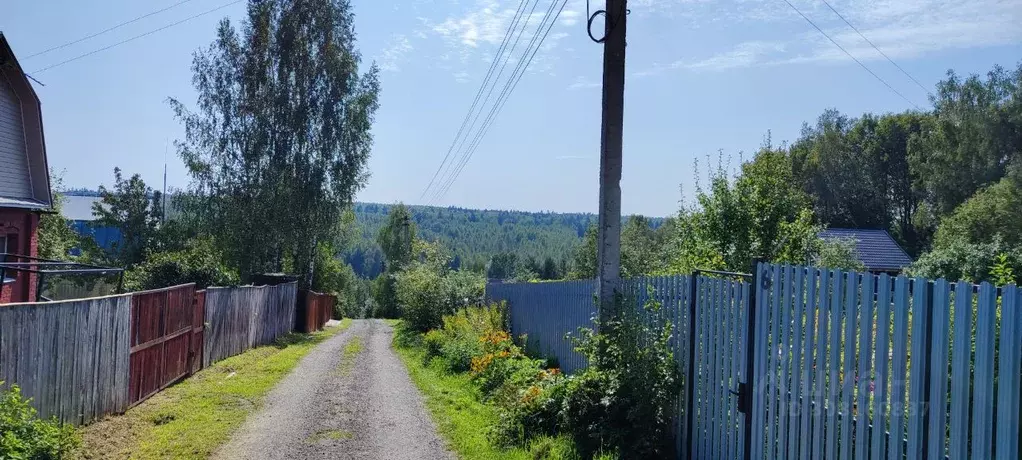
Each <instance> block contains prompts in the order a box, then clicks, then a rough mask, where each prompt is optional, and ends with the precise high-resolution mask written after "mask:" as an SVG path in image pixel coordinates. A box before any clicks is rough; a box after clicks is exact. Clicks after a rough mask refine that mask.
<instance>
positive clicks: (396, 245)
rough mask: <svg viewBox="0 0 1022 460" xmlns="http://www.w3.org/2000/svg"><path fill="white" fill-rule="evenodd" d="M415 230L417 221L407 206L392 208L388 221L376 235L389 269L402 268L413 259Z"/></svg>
mask: <svg viewBox="0 0 1022 460" xmlns="http://www.w3.org/2000/svg"><path fill="white" fill-rule="evenodd" d="M415 232H416V227H415V222H413V221H412V215H411V213H409V212H408V207H407V206H405V205H403V204H398V205H397V206H394V207H393V208H391V209H390V214H389V215H387V223H386V224H385V225H384V226H383V227H381V228H380V232H379V233H378V234H377V236H376V242H377V244H379V245H380V248H381V249H383V256H384V258H385V264H386V270H387V271H391V272H393V271H398V270H401V269H402V268H404V267H405V266H406V265H408V263H410V262H411V261H412V257H413V255H414V247H415V238H416V237H415Z"/></svg>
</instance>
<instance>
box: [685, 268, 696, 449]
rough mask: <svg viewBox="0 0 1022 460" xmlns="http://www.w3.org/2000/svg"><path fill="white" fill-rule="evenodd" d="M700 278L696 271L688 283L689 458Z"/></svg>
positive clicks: (687, 444) (687, 411)
mask: <svg viewBox="0 0 1022 460" xmlns="http://www.w3.org/2000/svg"><path fill="white" fill-rule="evenodd" d="M698 278H699V271H698V270H696V271H694V272H692V274H691V275H689V283H688V375H687V376H686V377H685V387H686V388H685V390H686V392H687V393H688V395H687V397H686V403H687V404H688V407H686V408H685V418H687V419H688V422H687V423H686V425H685V427H686V430H685V431H687V433H685V442H686V445H685V449H687V450H688V456H687V458H690V457H691V456H692V433H693V425H694V424H695V416H694V415H695V411H694V410H692V408H693V403H694V402H695V401H694V399H695V383H694V380H695V368H696V295H697V291H696V280H697V279H698Z"/></svg>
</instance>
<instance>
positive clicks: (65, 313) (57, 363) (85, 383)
mask: <svg viewBox="0 0 1022 460" xmlns="http://www.w3.org/2000/svg"><path fill="white" fill-rule="evenodd" d="M130 314H131V296H130V295H121V296H114V297H100V298H93V299H84V300H75V301H66V302H57V303H26V304H9V305H3V306H0V380H2V381H4V382H5V384H4V385H5V386H9V385H11V384H17V385H18V386H19V387H21V390H22V393H23V395H24V396H26V397H29V398H32V400H33V406H35V407H36V409H37V410H38V411H39V414H40V415H41V416H43V417H51V416H56V417H57V418H58V419H59V420H60V421H62V422H65V423H73V424H82V423H87V422H90V421H92V420H94V419H96V418H98V417H101V416H103V415H105V414H110V413H119V412H123V411H124V410H125V409H127V408H128V405H129V400H128V375H129V373H128V369H129V356H128V352H129V349H130V337H129V331H130V329H129V327H128V323H129V317H130Z"/></svg>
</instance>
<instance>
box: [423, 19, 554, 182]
mask: <svg viewBox="0 0 1022 460" xmlns="http://www.w3.org/2000/svg"><path fill="white" fill-rule="evenodd" d="M537 1H538V0H537ZM528 3H529V0H521V1H520V2H519V3H518V9H517V10H515V16H514V18H513V19H512V20H511V24H510V25H509V26H508V28H507V30H506V31H504V38H503V40H501V42H500V47H499V48H498V49H497V53H496V54H495V55H494V56H493V61H492V62H490V68H489V69H487V70H486V75H485V77H484V78H483V82H482V83H481V84H480V85H479V89H478V90H477V91H476V95H475V98H473V99H472V105H470V106H469V108H468V112H467V113H465V119H464V120H462V121H461V127H459V128H458V132H457V134H455V135H454V139H453V140H452V141H451V145H450V147H448V148H447V153H446V154H445V155H444V159H443V161H441V162H440V166H438V167H437V169H436V171H435V172H434V173H433V177H432V178H431V179H430V180H429V184H427V185H426V188H424V189H423V190H422V193H421V194H420V195H419V199H420V200H421V199H422V198H423V197H424V196H426V193H427V192H428V191H429V189H430V187H432V186H433V183H434V182H435V181H436V178H437V176H438V175H439V174H440V171H441V170H442V169H444V165H446V164H447V160H448V159H450V157H451V153H452V152H453V151H454V146H455V145H456V144H457V143H458V139H460V138H461V134H462V133H463V132H464V131H465V127H466V126H468V121H469V119H470V118H471V117H472V114H473V113H474V112H475V109H476V107H477V105H478V103H479V98H480V97H481V96H482V94H483V91H485V90H486V86H487V84H488V83H489V81H490V78H491V77H492V76H493V70H494V69H495V68H496V67H497V62H500V57H501V56H502V55H503V54H504V50H505V49H506V47H507V44H508V42H509V41H510V37H511V32H512V31H513V30H514V29H515V28H516V27H517V24H518V21H519V20H520V19H521V17H522V12H524V11H525V5H528ZM533 10H535V6H533ZM494 84H496V83H494Z"/></svg>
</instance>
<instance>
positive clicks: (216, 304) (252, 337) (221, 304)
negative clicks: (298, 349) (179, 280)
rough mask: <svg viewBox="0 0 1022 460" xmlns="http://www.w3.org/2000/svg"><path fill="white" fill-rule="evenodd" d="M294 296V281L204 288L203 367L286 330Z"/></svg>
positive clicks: (290, 325)
mask: <svg viewBox="0 0 1022 460" xmlns="http://www.w3.org/2000/svg"><path fill="white" fill-rule="evenodd" d="M297 296H298V290H297V285H296V284H295V283H287V284H280V285H277V286H259V287H253V286H243V287H236V288H209V289H207V290H206V322H207V323H209V325H210V327H209V329H207V331H206V335H205V337H204V338H203V346H204V348H205V349H204V350H203V356H202V360H203V367H206V366H209V365H210V364H212V363H215V362H217V361H220V360H222V359H225V358H228V357H231V356H234V355H237V354H240V353H242V352H244V351H246V350H248V349H250V348H252V347H255V346H259V345H266V344H269V343H271V342H273V341H274V340H276V339H277V337H280V336H281V335H284V334H286V333H288V332H290V331H291V330H292V328H293V327H294V324H295V305H296V302H297Z"/></svg>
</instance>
